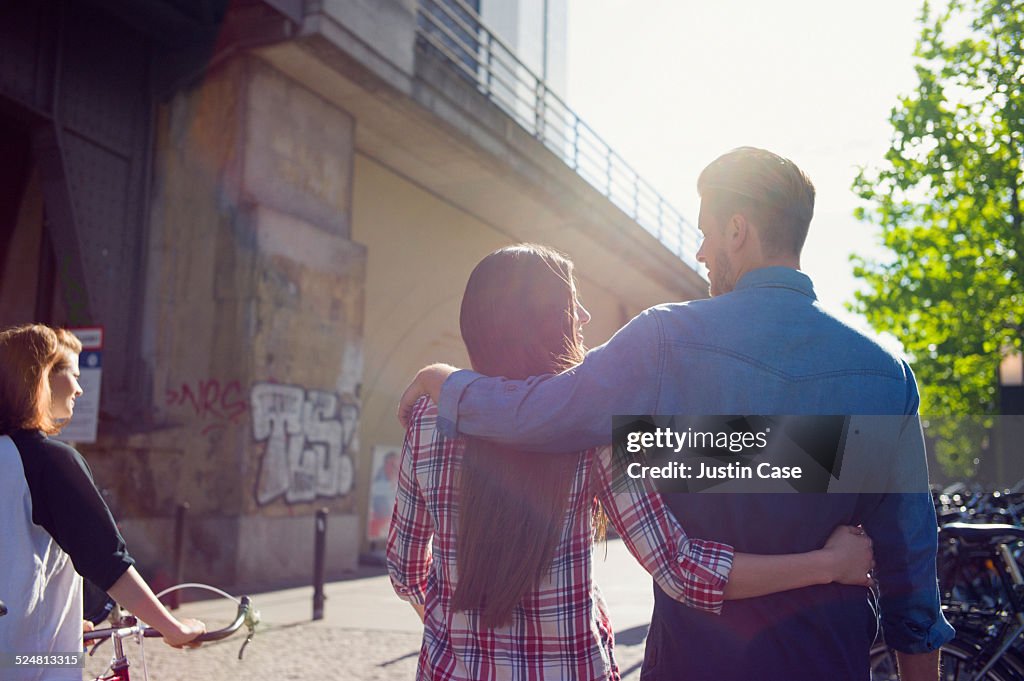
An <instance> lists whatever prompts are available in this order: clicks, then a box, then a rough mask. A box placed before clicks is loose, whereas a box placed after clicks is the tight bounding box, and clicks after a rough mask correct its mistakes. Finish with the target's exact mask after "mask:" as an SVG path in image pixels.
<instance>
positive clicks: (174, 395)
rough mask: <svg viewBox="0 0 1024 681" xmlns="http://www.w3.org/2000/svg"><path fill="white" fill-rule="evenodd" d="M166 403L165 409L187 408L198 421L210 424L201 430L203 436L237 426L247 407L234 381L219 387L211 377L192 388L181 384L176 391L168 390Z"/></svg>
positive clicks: (237, 383)
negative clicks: (229, 425)
mask: <svg viewBox="0 0 1024 681" xmlns="http://www.w3.org/2000/svg"><path fill="white" fill-rule="evenodd" d="M166 402H167V406H169V407H191V410H192V412H193V413H194V414H195V415H196V416H197V417H198V418H199V419H200V420H202V421H213V422H212V423H208V424H207V425H206V426H205V427H204V428H203V434H204V435H206V434H207V433H209V432H211V431H212V430H215V429H219V428H225V427H227V425H228V424H237V423H238V422H239V421H240V420H241V418H242V416H243V415H244V414H245V412H246V411H247V410H248V408H249V407H248V405H247V404H246V402H245V400H244V399H243V398H242V386H241V384H240V383H239V382H238V381H231V382H230V383H227V384H225V385H222V384H221V382H220V381H218V380H217V379H215V378H211V379H206V380H200V381H199V382H198V383H196V384H195V385H189V384H187V383H182V384H181V388H180V389H178V390H175V389H173V388H168V389H167V396H166Z"/></svg>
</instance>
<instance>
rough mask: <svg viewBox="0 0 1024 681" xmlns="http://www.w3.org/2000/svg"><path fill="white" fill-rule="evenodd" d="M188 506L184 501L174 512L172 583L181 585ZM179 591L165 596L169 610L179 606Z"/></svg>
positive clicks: (183, 572) (183, 573)
mask: <svg viewBox="0 0 1024 681" xmlns="http://www.w3.org/2000/svg"><path fill="white" fill-rule="evenodd" d="M188 509H189V504H188V502H187V501H184V502H182V503H180V504H178V508H177V510H175V512H174V583H175V584H181V582H182V581H183V579H184V576H185V516H186V515H187V514H188ZM180 594H181V592H180V591H172V592H171V593H169V594H167V604H168V607H170V609H171V610H177V609H178V606H179V605H180V604H181V602H180V600H179V598H178V597H179V595H180Z"/></svg>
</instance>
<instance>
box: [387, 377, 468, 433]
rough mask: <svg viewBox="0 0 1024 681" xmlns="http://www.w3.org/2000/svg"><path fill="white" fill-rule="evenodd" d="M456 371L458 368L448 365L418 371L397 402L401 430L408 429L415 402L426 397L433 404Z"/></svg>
mask: <svg viewBox="0 0 1024 681" xmlns="http://www.w3.org/2000/svg"><path fill="white" fill-rule="evenodd" d="M456 371H458V368H456V367H453V366H451V365H450V364H431V365H429V366H425V367H423V368H422V369H420V370H419V372H418V373H417V374H416V378H414V379H412V383H410V384H409V387H408V388H406V389H405V392H404V393H402V399H401V400H399V402H398V414H397V416H398V422H399V423H401V424H402V428H408V427H409V419H410V418H411V417H412V407H413V405H414V404H416V400H418V399H420V398H421V397H423V396H424V395H427V396H429V397H430V399H432V400H433V401H434V402H437V401H439V400H440V398H441V386H442V385H444V382H445V380H447V378H448V377H449V376H451V375H452V374H454V373H455V372H456Z"/></svg>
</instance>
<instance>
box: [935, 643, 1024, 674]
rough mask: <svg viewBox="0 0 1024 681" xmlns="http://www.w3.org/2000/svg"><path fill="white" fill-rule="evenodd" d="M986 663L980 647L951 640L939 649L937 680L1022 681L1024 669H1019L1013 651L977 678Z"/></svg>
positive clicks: (1018, 662) (1018, 661) (1008, 652)
mask: <svg viewBox="0 0 1024 681" xmlns="http://www.w3.org/2000/svg"><path fill="white" fill-rule="evenodd" d="M987 661H988V660H985V659H983V658H982V656H981V649H980V647H978V646H976V645H973V644H971V643H967V642H965V641H960V640H957V639H953V640H952V641H950V642H949V643H947V644H945V645H944V646H942V648H941V654H940V656H939V664H940V672H939V680H940V681H966V680H968V679H977V681H1024V669H1021V667H1020V660H1019V659H1018V658H1017V657H1016V655H1015V654H1014V653H1013V651H1007V653H1006V654H1005V655H1003V656H1002V657H1000V658H999V660H998V661H997V662H996V663H995V664H994V665H992V668H991V669H989V670H988V671H987V672H985V675H984V676H980V677H979V676H977V673H978V670H980V669H981V668H982V667H984V666H985V664H986V663H987Z"/></svg>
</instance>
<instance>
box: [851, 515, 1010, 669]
mask: <svg viewBox="0 0 1024 681" xmlns="http://www.w3.org/2000/svg"><path fill="white" fill-rule="evenodd" d="M986 513H987V511H986ZM975 515H977V513H976V514H975ZM939 545H940V549H939V561H938V565H939V585H940V588H941V589H942V600H943V605H942V609H943V612H944V613H945V615H946V618H947V619H948V620H949V621H950V623H951V624H952V625H953V626H954V627H955V628H956V630H957V635H956V638H954V639H953V640H952V641H950V642H949V643H947V644H945V645H943V646H942V649H941V654H940V662H941V669H942V671H941V675H940V679H941V680H942V681H973V680H978V681H981V680H986V681H1021V680H1024V577H1022V575H1021V557H1022V547H1024V528H1022V527H1020V526H1017V525H1010V524H1005V523H963V522H951V523H946V524H945V525H943V526H942V527H941V528H940V530H939ZM871 669H872V675H871V678H872V681H890V680H893V681H894V680H895V679H897V678H898V677H897V675H896V664H895V659H894V656H893V655H892V654H891V652H890V651H889V650H888V649H887V648H886V647H885V644H884V643H879V644H878V645H876V646H875V647H874V648H873V649H872V651H871Z"/></svg>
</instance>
